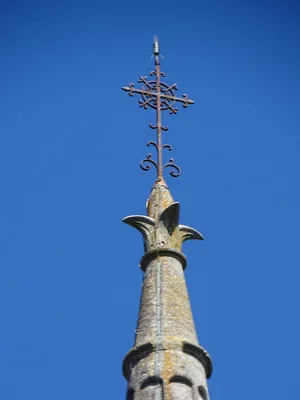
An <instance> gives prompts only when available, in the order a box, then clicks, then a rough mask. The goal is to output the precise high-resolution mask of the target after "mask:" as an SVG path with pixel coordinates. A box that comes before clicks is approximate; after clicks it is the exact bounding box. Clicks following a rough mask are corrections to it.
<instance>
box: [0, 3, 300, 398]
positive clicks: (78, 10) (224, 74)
mask: <svg viewBox="0 0 300 400" xmlns="http://www.w3.org/2000/svg"><path fill="white" fill-rule="evenodd" d="M0 8H1V10H0V11H1V12H0V19H1V20H0V31H1V44H0V46H1V47H0V54H1V63H0V76H1V78H0V79H1V93H0V151H1V154H0V163H1V168H0V170H1V188H2V195H1V200H0V201H1V244H2V246H1V252H0V257H1V277H0V286H1V290H0V294H1V305H2V313H1V330H0V339H1V347H0V348H1V353H0V359H1V361H0V397H1V398H2V399H5V400H12V399H14V400H40V399H43V400H48V399H49V400H50V399H51V400H52V399H54V398H55V399H56V400H60V399H63V400H65V399H72V400H81V399H87V398H90V399H124V398H125V388H126V382H125V379H124V378H123V377H122V373H121V363H122V359H123V356H124V355H125V353H126V352H127V351H128V350H129V349H130V348H131V347H132V344H133V338H134V329H135V324H136V318H137V313H138V304H139V297H140V290H141V279H142V275H141V272H140V271H139V268H138V265H139V260H140V257H141V255H142V253H143V247H142V241H141V238H140V236H139V234H138V233H137V232H136V231H135V230H134V229H132V228H130V227H128V226H126V225H125V224H122V222H121V219H122V218H123V217H124V216H126V215H130V214H143V213H144V212H145V209H144V207H145V202H146V199H147V197H148V194H149V190H150V188H151V186H152V184H153V181H154V173H153V171H152V172H148V173H146V172H143V171H141V170H140V169H139V162H140V160H141V159H142V158H143V157H145V156H146V154H147V152H148V148H147V147H146V143H147V141H148V140H151V139H153V138H154V132H153V131H151V130H150V129H149V128H148V123H149V122H151V121H152V122H154V113H153V112H151V111H147V112H146V111H143V110H141V109H139V107H138V104H137V101H138V99H137V98H130V97H128V95H127V94H126V93H124V92H122V91H121V90H120V88H121V87H122V86H124V85H128V84H129V82H134V83H137V80H138V78H139V76H140V75H147V74H148V73H149V71H151V70H152V68H153V66H152V60H150V56H151V52H152V36H153V35H154V34H157V35H158V36H159V37H160V42H161V52H162V54H163V55H164V60H163V64H162V69H163V70H164V71H165V72H166V73H167V77H166V79H165V80H166V82H168V83H170V84H171V83H173V82H176V83H177V84H178V86H179V92H178V94H182V93H184V92H186V93H188V94H189V96H190V97H191V98H193V99H194V100H195V105H193V106H191V107H189V108H187V109H186V110H184V109H180V112H179V114H178V115H177V116H166V117H165V119H164V121H165V122H166V123H167V124H168V125H169V127H170V130H169V132H168V133H167V134H166V137H165V141H166V142H167V143H171V144H172V145H173V149H174V152H173V155H174V157H175V159H176V161H177V162H178V164H179V165H180V166H181V168H182V175H181V177H180V178H178V179H177V180H176V179H172V178H170V179H168V183H169V186H170V188H171V189H172V192H173V195H174V197H175V200H177V201H179V202H180V203H181V223H183V224H186V225H191V226H193V227H194V228H196V229H199V230H200V231H201V232H202V233H203V234H204V236H205V239H206V240H205V241H204V242H190V243H187V244H186V246H185V253H186V255H187V257H188V268H187V270H186V277H187V283H188V288H189V293H190V298H191V302H192V308H193V313H194V318H195V323H196V327H197V331H198V336H199V340H200V343H201V344H202V345H203V346H204V347H205V348H206V349H207V350H208V352H209V353H210V354H211V356H212V359H213V362H214V373H213V376H212V378H211V380H210V381H209V388H210V393H211V397H212V399H213V400H217V399H229V398H230V399H231V400H240V399H243V400H250V399H253V397H255V398H259V399H273V400H279V399H280V400H281V399H283V398H287V397H290V398H295V399H296V398H297V397H298V396H299V383H298V381H299V373H298V370H299V357H300V352H299V350H300V349H299V337H300V323H299V300H300V299H299V279H300V272H299V269H300V253H299V225H300V189H299V181H300V179H299V175H300V160H299V158H300V157H299V154H300V134H299V128H300V121H299V105H300V104H299V91H300V78H299V71H300V55H299V54H300V52H299V50H300V46H299V35H300V28H299V19H300V6H299V2H297V1H290V0H286V1H284V0H282V1H258V0H252V1H226V0H219V1H218V0H215V1H180V2H179V1H178V2H177V1H172V2H171V1H165V2H160V4H159V2H153V3H151V2H131V1H129V2H127V1H111V2H107V3H104V2H101V1H97V2H96V1H93V2H92V1H89V0H85V1H83V0H82V1H76V0H75V1H72V2H71V1H67V0H62V1H57V2H56V1H30V0H28V1H26V2H25V1H2V2H1V6H0ZM156 10H157V11H156Z"/></svg>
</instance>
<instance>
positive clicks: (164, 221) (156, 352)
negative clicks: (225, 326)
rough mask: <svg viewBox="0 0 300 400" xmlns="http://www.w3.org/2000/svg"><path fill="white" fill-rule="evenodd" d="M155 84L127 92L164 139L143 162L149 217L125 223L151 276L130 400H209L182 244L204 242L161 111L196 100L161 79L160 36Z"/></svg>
mask: <svg viewBox="0 0 300 400" xmlns="http://www.w3.org/2000/svg"><path fill="white" fill-rule="evenodd" d="M153 49H154V50H153V53H154V60H155V70H154V71H152V72H151V73H150V76H153V77H154V79H153V80H151V81H148V80H147V78H146V77H141V78H140V81H139V82H141V83H142V84H143V87H142V88H141V89H136V88H134V85H133V84H130V85H129V86H126V87H123V88H122V89H123V90H125V91H126V92H129V95H130V96H133V95H134V94H138V95H140V96H141V100H140V102H139V103H140V106H141V107H143V108H145V109H147V108H148V107H150V108H153V109H155V110H156V124H155V125H152V124H150V128H152V129H155V130H156V131H157V142H153V141H150V142H148V146H153V147H154V148H155V150H156V152H157V161H155V160H154V159H153V158H152V155H151V154H148V156H147V157H146V158H145V159H144V160H142V162H141V168H142V169H144V170H146V171H147V170H149V169H150V167H151V166H153V167H155V168H156V170H157V179H156V182H155V184H154V186H153V188H152V190H151V193H150V196H149V199H148V201H147V215H132V216H129V217H126V218H124V220H123V221H124V222H125V223H127V224H128V225H131V226H132V227H134V228H136V229H137V230H138V231H140V233H141V234H142V236H143V240H144V251H145V253H144V255H143V257H142V259H141V262H140V267H141V269H142V271H143V273H144V279H143V288H142V296H141V302H140V311H139V316H138V323H137V329H136V336H135V341H134V346H133V348H132V349H131V350H130V351H129V353H128V354H127V355H126V357H125V359H124V362H123V374H124V376H125V378H126V379H127V381H128V390H127V400H207V399H208V398H209V396H208V389H207V383H206V380H207V379H208V378H209V377H210V375H211V371H212V363H211V360H210V357H209V355H208V354H207V352H206V351H205V350H204V349H203V348H202V347H201V346H200V345H199V342H198V339H197V334H196V330H195V326H194V322H193V317H192V312H191V306H190V301H189V296H188V292H187V288H186V283H185V278H184V269H185V268H186V264H187V262H186V257H185V255H184V254H183V253H182V243H183V242H184V241H185V240H188V239H198V240H203V237H202V235H201V233H199V232H198V231H196V230H195V229H193V228H191V227H188V226H185V225H180V224H179V209H180V207H179V203H177V202H174V200H173V197H172V195H171V193H170V190H169V188H168V186H167V184H166V182H165V180H164V178H163V172H164V170H165V168H169V167H170V168H171V172H170V174H171V176H173V177H177V176H179V175H180V168H179V167H178V166H177V165H176V164H175V162H174V159H172V158H171V159H170V160H169V161H168V162H167V163H166V164H163V157H162V153H163V149H167V150H172V147H171V146H170V145H168V144H164V145H163V144H162V131H165V130H167V129H168V128H167V127H165V126H163V125H162V122H161V113H162V111H164V110H169V112H170V113H171V114H176V113H177V111H178V109H177V108H175V106H176V103H182V104H183V107H187V106H188V105H189V104H193V103H194V102H193V101H192V100H190V99H189V98H188V97H187V96H186V95H183V96H182V97H176V96H175V90H177V87H176V85H171V86H169V85H167V84H165V83H163V82H161V77H164V76H165V74H164V73H163V72H161V71H160V59H159V43H158V39H157V38H156V37H155V38H154V44H153Z"/></svg>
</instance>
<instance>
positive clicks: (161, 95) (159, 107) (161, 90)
mask: <svg viewBox="0 0 300 400" xmlns="http://www.w3.org/2000/svg"><path fill="white" fill-rule="evenodd" d="M153 55H154V60H155V71H152V72H150V76H155V80H153V81H148V80H147V77H146V76H142V77H140V79H139V83H142V84H143V87H142V89H136V88H135V87H134V84H133V83H130V84H129V86H124V87H122V90H124V91H125V92H128V94H129V96H133V95H134V94H135V93H136V94H139V95H140V96H141V98H142V100H139V104H140V107H143V108H144V109H145V110H146V109H147V108H148V107H151V108H154V109H155V110H156V124H155V125H153V124H150V125H149V126H150V128H151V129H156V132H157V143H155V142H153V141H149V142H148V143H147V146H151V145H152V146H154V147H155V149H156V151H157V162H156V161H154V160H153V159H152V155H151V153H149V154H148V155H147V157H146V158H144V159H143V160H142V161H141V164H140V166H141V168H142V169H143V170H144V171H149V169H150V168H151V164H152V165H154V166H155V168H156V170H157V179H158V180H160V179H161V178H162V177H163V171H164V169H165V168H167V167H173V169H172V170H171V171H170V175H171V176H173V177H174V178H176V177H177V176H179V175H180V168H179V167H178V165H176V164H175V162H174V158H170V159H169V161H168V163H167V164H165V165H164V164H163V156H162V152H163V149H168V150H169V151H171V150H172V146H171V145H169V144H164V145H163V144H162V131H167V130H168V127H167V126H163V125H162V122H161V112H162V111H165V110H169V112H170V114H177V112H178V108H176V107H175V105H176V103H182V104H183V107H184V108H186V107H187V106H188V105H189V104H193V103H194V101H193V100H191V99H189V98H188V96H187V95H186V94H183V95H182V97H176V96H175V90H177V85H176V84H173V85H171V86H169V85H167V84H166V83H164V82H161V77H165V76H166V74H165V73H164V72H161V71H160V62H159V42H158V38H157V37H156V36H155V37H154V42H153Z"/></svg>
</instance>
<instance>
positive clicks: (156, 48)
mask: <svg viewBox="0 0 300 400" xmlns="http://www.w3.org/2000/svg"><path fill="white" fill-rule="evenodd" d="M153 54H154V55H155V56H158V55H159V40H158V37H157V36H156V35H155V36H154V37H153Z"/></svg>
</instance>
